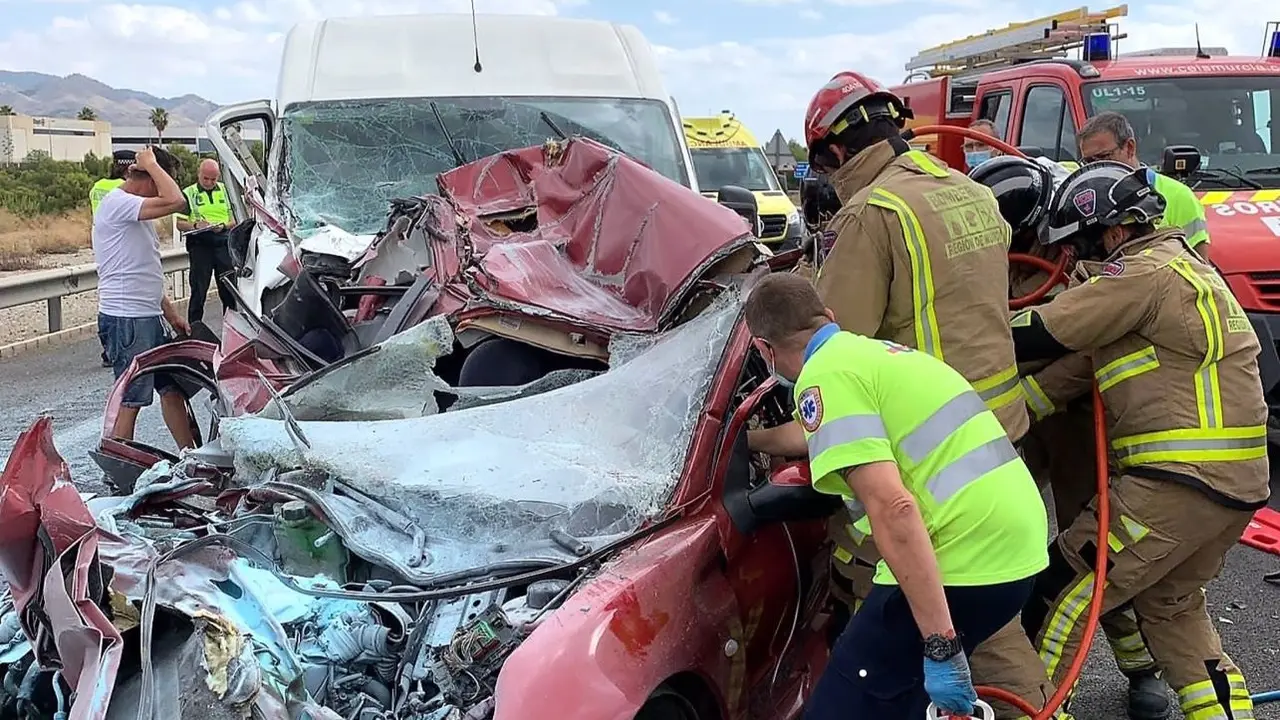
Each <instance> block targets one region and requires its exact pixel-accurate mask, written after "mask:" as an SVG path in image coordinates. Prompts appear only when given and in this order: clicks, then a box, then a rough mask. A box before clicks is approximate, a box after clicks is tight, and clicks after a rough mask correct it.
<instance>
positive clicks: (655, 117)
mask: <svg viewBox="0 0 1280 720" xmlns="http://www.w3.org/2000/svg"><path fill="white" fill-rule="evenodd" d="M281 123H282V126H283V131H284V141H285V159H284V164H285V167H284V174H283V177H282V179H281V186H280V190H281V192H282V194H283V197H284V198H285V201H286V205H287V206H288V208H289V211H290V213H291V214H292V216H293V223H294V228H295V230H297V231H299V232H300V233H302V234H306V233H307V232H308V231H311V230H314V229H316V228H319V227H321V226H323V225H336V226H338V227H340V228H342V229H343V230H346V231H347V232H350V233H354V234H357V235H361V234H372V233H375V232H377V231H379V230H381V229H382V227H383V225H384V224H385V222H386V218H387V207H388V203H389V202H390V201H391V200H392V199H394V198H403V197H412V196H416V195H422V194H425V193H431V192H435V191H436V184H435V179H436V175H437V174H439V173H441V172H444V171H446V170H450V169H452V168H454V167H455V166H457V165H458V164H459V162H458V160H457V158H456V157H455V149H456V151H457V153H458V154H460V155H461V157H462V161H463V162H464V163H465V162H471V161H473V160H477V159H479V158H482V157H485V156H488V155H493V154H495V153H498V152H502V151H504V150H511V149H515V148H522V147H528V146H532V145H541V144H542V143H543V142H545V141H546V140H548V139H552V138H557V137H559V136H560V135H561V133H563V134H564V135H566V136H575V135H581V136H585V137H589V138H591V139H593V140H596V141H597V142H600V143H603V144H605V145H608V146H610V147H612V148H615V149H617V150H620V151H622V152H624V153H627V154H628V155H630V156H632V157H634V158H636V159H637V160H639V161H641V162H643V163H645V164H646V165H648V166H649V167H651V168H652V169H653V170H655V171H657V172H659V173H661V174H662V175H664V176H666V177H667V178H669V179H671V180H674V181H675V182H678V183H680V184H681V185H688V184H689V183H688V174H687V170H686V168H685V165H684V161H683V158H682V157H681V151H680V144H679V137H678V135H677V134H676V129H675V126H674V124H673V122H672V120H671V115H670V113H669V112H668V111H667V106H666V104H665V103H662V102H660V101H657V100H642V99H620V98H601V99H597V98H494V97H488V98H435V99H434V100H431V99H423V98H414V99H394V100H351V101H334V102H316V103H304V104H298V105H293V106H291V107H290V108H289V109H288V110H286V111H285V113H284V117H283V118H282V120H281ZM450 140H452V145H453V147H450Z"/></svg>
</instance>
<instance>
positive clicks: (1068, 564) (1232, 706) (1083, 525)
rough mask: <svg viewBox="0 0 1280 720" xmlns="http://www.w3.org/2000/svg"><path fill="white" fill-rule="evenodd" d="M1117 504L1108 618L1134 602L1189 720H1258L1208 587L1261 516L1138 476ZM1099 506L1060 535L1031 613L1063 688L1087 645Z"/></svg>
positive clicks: (1119, 493) (1041, 648) (1120, 489)
mask: <svg viewBox="0 0 1280 720" xmlns="http://www.w3.org/2000/svg"><path fill="white" fill-rule="evenodd" d="M1109 498H1110V504H1111V507H1110V514H1111V522H1110V532H1109V536H1108V540H1107V545H1108V555H1109V568H1108V570H1107V580H1108V582H1107V592H1106V595H1105V596H1104V599H1103V606H1102V611H1103V613H1110V612H1112V611H1114V610H1116V609H1117V608H1121V607H1126V606H1129V605H1132V607H1133V609H1134V610H1135V611H1136V613H1137V617H1138V623H1139V627H1140V628H1141V636H1142V637H1143V638H1145V639H1146V646H1147V648H1148V649H1149V651H1150V653H1151V656H1152V657H1153V658H1154V659H1155V662H1156V664H1157V665H1158V666H1159V667H1160V669H1161V670H1163V672H1164V677H1165V679H1166V680H1167V681H1168V683H1169V685H1170V686H1172V687H1173V689H1174V691H1176V692H1177V694H1178V702H1179V704H1180V705H1181V706H1182V712H1183V714H1184V715H1185V716H1186V719H1187V720H1251V719H1252V718H1253V704H1252V702H1251V701H1250V700H1249V691H1248V688H1247V687H1246V686H1245V681H1244V676H1243V675H1242V674H1241V672H1240V670H1239V668H1237V667H1236V666H1235V664H1234V663H1232V661H1231V659H1230V658H1229V657H1227V654H1226V653H1225V652H1224V651H1223V649H1222V640H1221V638H1219V636H1218V633H1217V630H1216V629H1215V628H1214V626H1213V623H1212V621H1211V620H1210V618H1209V614H1208V612H1207V611H1206V608H1205V595H1204V590H1203V588H1204V587H1205V585H1207V584H1208V582H1209V581H1210V580H1212V579H1213V578H1214V577H1216V576H1217V575H1218V573H1219V572H1220V571H1221V569H1222V565H1223V562H1224V560H1225V557H1226V554H1227V551H1229V550H1230V549H1231V548H1232V547H1234V546H1235V544H1236V543H1237V542H1238V541H1239V539H1240V534H1241V533H1242V532H1243V531H1244V528H1245V526H1246V525H1247V524H1248V523H1249V520H1250V518H1251V517H1252V513H1250V512H1248V511H1244V510H1234V509H1229V508H1226V507H1222V506H1221V505H1218V504H1215V503H1214V502H1212V501H1211V500H1209V498H1208V497H1207V496H1205V495H1204V494H1202V493H1200V492H1199V491H1198V490H1196V489H1194V488H1192V487H1188V486H1184V485H1181V484H1178V483H1176V482H1172V481H1168V480H1153V479H1149V478H1144V477H1137V476H1134V475H1122V476H1120V477H1118V478H1114V479H1113V480H1112V482H1111V491H1110V493H1109ZM1096 507H1097V501H1096V499H1095V500H1094V501H1093V502H1091V503H1090V505H1089V509H1088V510H1087V511H1086V512H1084V513H1081V514H1080V516H1079V517H1077V518H1076V520H1075V521H1074V522H1073V523H1072V524H1071V526H1070V527H1069V528H1067V529H1066V530H1065V531H1064V532H1062V533H1060V534H1059V536H1058V538H1057V540H1056V541H1055V543H1054V544H1053V545H1052V546H1051V547H1050V552H1049V557H1050V565H1049V568H1048V569H1047V570H1045V571H1044V572H1043V573H1041V574H1040V576H1039V578H1038V579H1037V581H1036V590H1035V593H1034V594H1033V596H1032V599H1031V602H1029V603H1028V604H1027V607H1026V608H1025V609H1024V610H1023V612H1022V623H1023V626H1024V628H1025V629H1026V631H1027V636H1028V637H1030V638H1031V639H1032V642H1033V644H1034V645H1035V648H1036V650H1037V651H1038V653H1039V655H1040V659H1041V660H1042V661H1043V662H1044V665H1045V667H1046V668H1047V669H1048V675H1049V677H1050V679H1051V680H1052V681H1053V682H1054V683H1055V685H1056V683H1060V682H1061V681H1062V680H1063V676H1064V675H1065V674H1066V671H1067V669H1068V668H1069V667H1070V666H1071V664H1072V662H1073V660H1074V659H1075V654H1076V652H1077V651H1078V650H1079V648H1080V642H1081V637H1082V635H1083V632H1084V623H1085V617H1086V616H1087V613H1088V609H1089V604H1090V602H1091V601H1092V599H1093V583H1094V560H1095V559H1096V552H1097V549H1096V548H1097V546H1096V543H1097V536H1098V520H1097V515H1096Z"/></svg>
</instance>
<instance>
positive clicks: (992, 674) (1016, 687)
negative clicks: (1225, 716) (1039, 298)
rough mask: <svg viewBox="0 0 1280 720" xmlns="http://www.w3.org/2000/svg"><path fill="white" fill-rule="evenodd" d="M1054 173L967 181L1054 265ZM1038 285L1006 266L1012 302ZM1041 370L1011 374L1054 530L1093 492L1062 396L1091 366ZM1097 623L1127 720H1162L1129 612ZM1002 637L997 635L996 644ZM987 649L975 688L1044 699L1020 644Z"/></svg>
mask: <svg viewBox="0 0 1280 720" xmlns="http://www.w3.org/2000/svg"><path fill="white" fill-rule="evenodd" d="M1055 174H1059V175H1060V180H1065V179H1066V177H1067V176H1068V174H1069V173H1067V172H1066V171H1065V170H1063V169H1061V168H1060V166H1058V165H1057V163H1054V162H1053V161H1051V160H1043V161H1041V160H1034V161H1033V160H1026V159H1023V158H1018V157H1012V156H1004V157H999V158H994V159H992V160H990V161H988V162H985V163H983V164H982V165H981V166H979V167H977V168H975V169H974V170H973V171H971V172H970V173H969V177H971V178H973V179H974V180H975V181H977V182H979V183H982V184H983V185H986V186H987V187H989V188H991V191H992V192H993V193H994V194H995V196H996V202H997V203H999V205H1000V214H1001V215H1002V216H1003V217H1004V218H1005V220H1006V221H1008V222H1009V224H1010V226H1011V227H1012V228H1013V242H1012V244H1011V246H1010V250H1011V251H1013V252H1020V253H1030V254H1034V255H1038V256H1040V257H1044V258H1046V259H1047V260H1049V261H1051V262H1056V261H1057V260H1058V258H1059V256H1060V253H1061V252H1062V245H1061V244H1060V243H1058V244H1053V245H1045V244H1044V243H1041V242H1040V236H1041V233H1042V231H1043V230H1044V226H1045V224H1046V222H1047V221H1048V219H1049V210H1050V203H1051V202H1052V200H1053V193H1054V188H1055ZM1046 279H1048V273H1046V272H1045V271H1043V270H1040V269H1038V268H1026V267H1023V266H1018V265H1013V264H1010V267H1009V281H1010V289H1011V292H1012V293H1013V294H1014V295H1015V296H1019V295H1025V294H1027V293H1030V292H1031V291H1033V290H1035V289H1036V288H1038V287H1040V285H1041V284H1043V282H1044V281H1045V280H1046ZM1060 289H1061V286H1057V287H1055V288H1053V289H1052V290H1051V291H1050V294H1049V295H1048V296H1047V297H1053V295H1054V294H1055V293H1056V292H1057V291H1059V290H1060ZM1044 366H1045V363H1043V362H1041V363H1023V364H1022V365H1020V366H1019V372H1020V373H1022V374H1023V375H1026V376H1027V377H1025V378H1024V379H1023V390H1024V393H1025V394H1026V396H1027V404H1028V406H1029V408H1030V409H1031V411H1032V413H1033V415H1034V417H1035V419H1036V422H1035V423H1033V424H1032V426H1031V430H1030V432H1029V433H1028V434H1027V439H1026V441H1025V442H1024V443H1023V447H1022V450H1023V457H1024V458H1025V459H1026V461H1027V464H1028V466H1029V467H1030V468H1031V471H1032V473H1033V474H1034V475H1035V476H1036V478H1037V480H1038V481H1040V483H1041V484H1042V485H1043V484H1046V483H1047V484H1048V485H1049V486H1050V488H1051V489H1052V492H1053V500H1054V503H1053V505H1054V510H1055V515H1056V518H1057V526H1058V527H1059V528H1065V527H1068V526H1070V525H1071V523H1072V522H1073V521H1074V520H1075V519H1076V516H1078V515H1079V514H1080V513H1081V512H1082V511H1084V509H1085V508H1086V506H1087V505H1088V503H1089V500H1090V499H1091V498H1092V497H1093V496H1094V495H1095V494H1096V492H1097V479H1096V463H1095V461H1094V458H1095V453H1094V445H1095V442H1096V440H1095V438H1094V429H1093V403H1092V396H1091V394H1089V393H1086V394H1084V395H1083V396H1082V397H1078V398H1070V397H1069V393H1070V392H1071V391H1072V390H1073V389H1075V388H1079V387H1084V388H1086V389H1087V388H1088V387H1089V385H1090V383H1091V381H1092V371H1093V365H1092V363H1091V361H1090V360H1089V358H1088V357H1087V356H1085V355H1081V354H1073V355H1070V356H1068V357H1067V358H1065V359H1064V360H1062V361H1060V362H1059V363H1058V364H1057V366H1056V367H1054V368H1053V369H1052V370H1049V371H1046V372H1044V373H1043V374H1042V376H1041V377H1039V379H1037V378H1036V376H1035V375H1033V374H1032V373H1033V372H1034V371H1037V370H1044ZM1081 383H1083V385H1081ZM1064 384H1065V387H1066V390H1067V393H1068V395H1067V397H1069V399H1070V401H1069V402H1067V401H1064V400H1062V399H1060V397H1061V396H1063V394H1064V393H1063V392H1062V391H1061V390H1060V389H1059V388H1061V387H1062V386H1064ZM1042 385H1043V386H1042ZM1055 400H1057V401H1058V402H1061V403H1062V405H1063V407H1062V409H1061V410H1060V411H1059V410H1058V409H1057V408H1056V407H1055ZM1101 624H1102V628H1103V631H1104V632H1105V633H1106V636H1107V640H1108V643H1109V644H1110V645H1111V649H1112V652H1113V653H1114V655H1115V658H1116V663H1117V665H1118V666H1119V668H1120V670H1121V672H1122V673H1124V674H1125V676H1126V677H1127V678H1128V680H1129V691H1128V713H1129V717H1130V718H1132V719H1133V720H1162V719H1163V718H1165V717H1167V716H1168V714H1169V694H1168V691H1167V688H1166V686H1165V683H1164V682H1163V681H1162V680H1160V679H1159V677H1158V676H1157V673H1156V670H1157V668H1156V665H1155V660H1154V659H1153V658H1152V657H1151V654H1150V652H1149V651H1148V650H1147V647H1146V643H1145V642H1144V641H1143V639H1142V634H1141V632H1139V629H1138V623H1137V618H1136V617H1135V615H1134V612H1133V611H1132V610H1131V609H1124V610H1120V611H1115V612H1112V613H1109V614H1107V615H1104V616H1103V617H1102V622H1101ZM1004 637H1005V636H1004V635H1001V636H1000V638H997V639H1003V638H1004ZM990 651H991V655H993V656H995V657H998V658H1002V659H1003V660H998V661H995V662H994V663H992V665H994V667H987V663H984V662H981V661H982V660H985V659H986V658H987V657H988V655H987V654H986V653H984V654H983V655H982V656H980V658H978V659H976V660H975V662H974V672H975V673H981V676H982V680H983V682H985V683H988V684H992V685H997V686H999V687H1001V688H1004V689H1007V690H1010V691H1011V692H1014V693H1015V694H1018V695H1020V696H1022V697H1024V698H1027V699H1029V700H1031V701H1032V702H1039V697H1040V696H1041V695H1044V694H1045V693H1048V694H1052V690H1053V686H1052V685H1051V684H1048V683H1046V682H1045V681H1044V674H1043V673H1042V672H1040V671H1039V670H1040V669H1039V668H1038V667H1037V666H1036V664H1034V663H1024V662H1010V661H1009V660H1008V658H1011V657H1017V656H1018V655H1019V653H1025V647H1024V646H1023V645H1022V643H1021V641H1020V639H1012V640H1010V642H1008V643H1001V644H999V645H998V646H997V644H996V643H994V642H993V643H991V647H990ZM1037 689H1038V690H1037ZM1045 699H1047V698H1045ZM996 715H997V717H1000V718H1018V717H1021V715H1020V714H1019V713H1017V712H1016V711H1014V710H1013V709H1012V708H1008V707H1005V706H1003V705H999V704H997V705H996Z"/></svg>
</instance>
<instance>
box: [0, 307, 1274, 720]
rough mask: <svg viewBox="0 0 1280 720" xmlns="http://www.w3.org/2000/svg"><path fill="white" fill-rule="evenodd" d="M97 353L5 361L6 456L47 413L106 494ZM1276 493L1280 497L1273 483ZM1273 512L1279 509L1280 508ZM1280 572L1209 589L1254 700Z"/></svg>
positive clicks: (1110, 700) (1084, 705) (67, 451)
mask: <svg viewBox="0 0 1280 720" xmlns="http://www.w3.org/2000/svg"><path fill="white" fill-rule="evenodd" d="M216 315H217V312H216V307H211V308H210V310H209V312H207V313H206V318H213V317H216ZM98 352H99V350H98V347H97V341H96V340H93V339H90V340H87V341H84V342H80V343H77V344H75V345H69V346H64V347H61V348H54V349H51V350H49V351H44V352H42V351H36V352H31V353H27V354H25V355H20V356H18V357H16V358H11V359H7V360H3V361H0V408H3V414H2V415H0V456H3V457H8V454H9V451H10V450H11V449H12V447H13V443H14V441H15V440H16V439H17V437H18V434H19V433H21V432H22V431H23V430H25V429H26V428H27V427H29V426H30V424H31V423H32V422H33V421H34V420H35V418H36V417H37V416H38V415H39V414H40V413H42V412H48V413H49V414H51V415H52V416H53V419H54V430H55V435H54V439H55V442H56V444H57V447H58V450H59V451H60V452H61V453H62V455H63V457H64V458H65V459H66V460H67V462H68V463H69V464H70V465H71V472H72V477H73V478H74V479H75V481H76V483H77V485H79V486H80V487H81V488H83V489H86V490H93V491H101V490H102V487H103V486H102V479H101V478H102V473H101V472H100V471H99V470H98V468H97V465H95V464H94V462H93V461H92V460H91V459H90V458H89V456H88V454H87V453H88V451H89V449H90V448H91V447H93V445H94V444H95V442H96V441H97V438H98V435H99V433H100V432H101V430H102V404H103V402H104V401H105V399H106V396H107V392H108V391H109V390H110V387H111V370H110V369H108V368H103V367H99V361H98ZM202 414H203V413H202ZM138 439H140V440H143V441H146V442H150V443H152V444H157V445H158V446H160V447H171V446H172V440H171V439H169V437H168V432H167V431H166V430H165V428H164V424H163V423H162V422H161V420H160V410H159V407H158V406H152V407H150V408H147V409H145V410H143V412H142V414H141V416H140V417H139V422H138ZM1273 486H1275V487H1276V488H1277V490H1280V484H1277V483H1276V482H1275V479H1274V477H1273ZM1273 505H1276V506H1280V501H1277V502H1273ZM1276 570H1280V557H1277V556H1275V555H1270V554H1266V553H1262V552H1259V551H1257V550H1253V549H1250V548H1247V547H1244V546H1237V547H1236V549H1235V550H1234V551H1233V552H1232V553H1231V554H1230V555H1229V556H1228V558H1227V564H1226V568H1225V569H1224V570H1223V573H1222V575H1221V577H1219V578H1218V579H1217V580H1216V581H1215V582H1214V583H1212V584H1211V585H1210V586H1209V604H1210V614H1211V616H1212V617H1213V618H1214V620H1215V621H1216V622H1217V625H1218V628H1219V631H1220V632H1221V634H1222V638H1223V642H1224V644H1225V646H1226V648H1227V651H1228V652H1229V653H1230V654H1231V657H1232V658H1233V659H1234V660H1235V661H1236V662H1237V663H1238V664H1239V665H1240V666H1241V667H1242V668H1243V669H1244V671H1245V675H1246V677H1247V678H1248V680H1249V684H1250V689H1251V690H1252V691H1253V692H1254V693H1257V692H1262V691H1266V690H1272V689H1276V688H1280V666H1278V665H1277V663H1280V587H1278V586H1273V585H1268V584H1267V583H1265V582H1263V580H1262V577H1263V575H1265V574H1266V573H1268V572H1272V571H1276ZM1096 646H1098V649H1095V651H1094V652H1093V653H1092V656H1091V658H1090V663H1089V665H1088V666H1087V668H1086V671H1085V675H1084V677H1083V678H1082V679H1081V682H1080V686H1079V690H1078V697H1077V700H1076V703H1075V706H1074V708H1073V711H1074V715H1075V717H1076V718H1077V720H1113V719H1114V720H1121V719H1122V718H1124V715H1125V714H1124V685H1123V683H1122V681H1121V678H1120V675H1119V673H1118V672H1117V671H1116V670H1115V666H1114V663H1113V661H1112V660H1111V658H1110V652H1109V650H1107V649H1106V647H1105V646H1106V642H1105V639H1104V638H1103V637H1102V635H1101V633H1099V635H1098V642H1097V643H1096ZM1175 717H1177V718H1180V717H1181V715H1175ZM1256 717H1257V718H1260V719H1263V718H1265V719H1269V720H1280V703H1276V704H1272V705H1266V706H1261V707H1259V708H1258V709H1257V713H1256Z"/></svg>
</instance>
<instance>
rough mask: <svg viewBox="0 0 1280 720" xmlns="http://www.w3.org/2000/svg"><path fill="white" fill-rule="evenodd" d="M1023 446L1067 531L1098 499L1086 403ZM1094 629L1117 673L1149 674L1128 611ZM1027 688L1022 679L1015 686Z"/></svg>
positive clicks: (1043, 426)
mask: <svg viewBox="0 0 1280 720" xmlns="http://www.w3.org/2000/svg"><path fill="white" fill-rule="evenodd" d="M1024 446H1025V447H1026V449H1027V452H1026V453H1025V456H1026V459H1027V465H1028V467H1030V468H1031V471H1032V474H1033V475H1034V476H1035V477H1036V481H1037V482H1038V483H1039V484H1040V486H1041V487H1042V488H1043V487H1044V486H1045V485H1048V486H1049V488H1050V489H1051V492H1052V494H1053V509H1054V519H1055V520H1056V522H1057V528H1058V529H1059V531H1061V530H1064V529H1066V528H1068V527H1071V523H1072V522H1074V521H1075V519H1076V518H1077V517H1079V515H1080V513H1082V512H1084V511H1085V509H1086V508H1088V507H1089V503H1090V502H1091V501H1092V500H1093V498H1094V497H1095V496H1096V495H1097V494H1098V478H1097V471H1096V467H1097V463H1096V462H1095V457H1096V453H1095V451H1096V448H1095V440H1094V436H1093V403H1092V401H1091V399H1090V398H1082V399H1081V400H1077V401H1075V402H1073V403H1071V405H1069V406H1068V407H1067V408H1066V409H1065V410H1063V411H1061V412H1058V413H1054V414H1053V415H1050V416H1048V417H1046V418H1044V419H1042V420H1040V421H1038V422H1036V423H1035V424H1034V425H1032V426H1031V431H1030V432H1029V433H1028V434H1027V439H1026V441H1025V442H1024ZM1099 624H1100V625H1101V626H1102V631H1103V633H1105V634H1106V637H1107V644H1108V645H1110V646H1111V652H1112V655H1114V656H1115V660H1116V665H1117V667H1119V669H1120V672H1122V673H1124V674H1125V675H1126V676H1129V677H1132V676H1135V675H1141V674H1144V673H1150V672H1154V671H1155V669H1156V662H1155V660H1154V659H1153V658H1152V657H1151V653H1150V651H1148V650H1147V646H1146V643H1145V642H1144V641H1143V639H1142V634H1141V632H1139V630H1138V619H1137V617H1136V616H1135V613H1134V611H1133V608H1131V607H1124V608H1117V609H1116V610H1115V611H1113V612H1110V613H1107V614H1106V615H1103V616H1102V619H1101V622H1100V623H1099ZM1029 682H1030V679H1029V678H1028V679H1027V680H1025V681H1023V682H1022V683H1021V684H1022V685H1027V684H1028V683H1029ZM1001 717H1002V720H1003V716H1001ZM1010 717H1016V716H1010Z"/></svg>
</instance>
